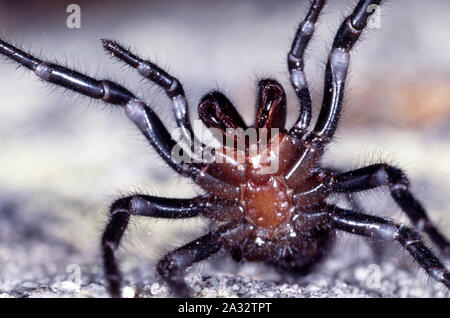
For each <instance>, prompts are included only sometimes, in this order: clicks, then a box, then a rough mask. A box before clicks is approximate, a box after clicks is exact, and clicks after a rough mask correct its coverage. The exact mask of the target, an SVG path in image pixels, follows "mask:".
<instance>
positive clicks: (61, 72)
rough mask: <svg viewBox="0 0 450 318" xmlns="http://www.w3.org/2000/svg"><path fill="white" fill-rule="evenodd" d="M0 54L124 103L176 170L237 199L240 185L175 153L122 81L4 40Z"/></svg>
mask: <svg viewBox="0 0 450 318" xmlns="http://www.w3.org/2000/svg"><path fill="white" fill-rule="evenodd" d="M0 54H3V55H5V56H7V57H9V58H11V59H12V60H14V61H16V62H18V63H19V64H21V65H23V66H25V67H27V68H28V69H30V70H32V71H33V72H34V73H35V74H36V75H37V76H38V77H39V78H41V79H42V80H44V81H46V82H50V83H53V84H56V85H59V86H63V87H65V88H68V89H71V90H73V91H76V92H78V93H81V94H83V95H86V96H89V97H91V98H94V99H101V100H103V101H105V102H107V103H109V104H115V105H121V106H122V107H123V109H124V111H125V114H126V115H127V117H128V118H129V119H130V120H131V121H133V122H134V123H135V124H136V126H137V127H138V128H139V129H140V130H141V132H142V133H143V134H144V136H145V137H146V138H147V140H148V141H149V142H150V144H151V145H152V146H153V147H154V148H155V150H156V152H157V153H158V154H159V155H160V156H161V157H162V158H163V159H164V161H165V162H166V163H167V164H168V165H169V166H170V167H171V168H172V169H174V170H175V171H176V172H178V173H179V174H181V175H183V176H187V177H191V178H192V179H193V180H194V181H195V182H196V183H197V184H199V185H200V186H201V187H202V188H204V189H205V190H207V191H209V192H211V193H214V194H216V195H217V196H219V197H222V198H224V199H230V200H235V199H236V198H238V197H239V188H238V187H235V186H232V185H230V184H227V183H226V182H224V181H221V180H218V179H216V178H214V177H213V176H211V175H208V174H207V173H205V171H203V170H202V169H201V165H199V164H195V163H184V162H183V163H182V162H179V160H177V158H174V157H173V156H172V150H173V149H174V147H175V145H177V143H176V142H175V141H174V140H172V137H171V135H170V133H169V132H168V131H167V129H166V128H165V127H164V124H163V123H162V122H161V120H160V119H159V117H158V116H157V115H156V113H155V112H154V111H153V110H152V109H151V108H150V107H149V106H148V105H146V104H145V103H144V102H143V101H141V100H139V99H138V98H137V97H136V96H134V95H133V94H132V93H131V92H130V91H128V90H127V89H126V88H124V87H123V86H121V85H118V84H116V83H114V82H112V81H109V80H100V81H99V80H96V79H94V78H91V77H88V76H86V75H84V74H81V73H79V72H77V71H74V70H71V69H68V68H65V67H63V66H60V65H57V64H53V63H49V62H45V61H41V60H39V59H37V58H36V57H33V56H31V55H30V54H27V53H25V52H23V51H21V50H19V49H18V48H16V47H14V46H12V45H11V44H9V43H6V42H4V41H2V40H0Z"/></svg>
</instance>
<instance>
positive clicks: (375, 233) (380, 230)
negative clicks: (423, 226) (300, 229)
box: [329, 206, 450, 288]
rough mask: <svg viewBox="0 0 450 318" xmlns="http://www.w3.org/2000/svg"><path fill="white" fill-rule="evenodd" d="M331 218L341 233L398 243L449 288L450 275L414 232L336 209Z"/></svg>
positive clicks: (331, 213) (373, 217)
mask: <svg viewBox="0 0 450 318" xmlns="http://www.w3.org/2000/svg"><path fill="white" fill-rule="evenodd" d="M329 218H330V220H331V223H332V226H333V227H334V228H336V229H338V230H342V231H345V232H349V233H351V234H356V235H362V236H366V237H370V238H374V239H378V240H382V241H387V242H394V241H397V242H399V243H400V244H401V246H402V247H403V248H404V249H406V250H407V251H408V252H409V253H410V254H411V256H412V257H413V258H414V259H415V260H416V262H417V263H418V264H419V265H420V266H421V267H422V268H423V269H424V270H425V271H426V272H427V273H428V274H429V275H430V276H431V277H432V278H433V279H435V280H436V281H438V282H441V283H443V284H444V285H445V286H446V287H447V288H450V272H449V271H448V269H447V268H446V267H445V266H444V265H443V264H442V262H441V261H440V260H439V259H438V258H437V257H436V256H435V255H434V254H433V252H432V251H431V250H430V249H429V248H428V247H427V246H426V245H425V244H424V243H423V240H422V238H421V236H420V234H419V233H417V232H415V231H414V230H413V229H411V228H409V227H407V226H405V225H402V224H399V223H396V222H393V221H390V220H388V219H385V218H381V217H378V216H372V215H367V214H362V213H358V212H355V211H351V210H345V209H341V208H338V207H333V206H330V207H329Z"/></svg>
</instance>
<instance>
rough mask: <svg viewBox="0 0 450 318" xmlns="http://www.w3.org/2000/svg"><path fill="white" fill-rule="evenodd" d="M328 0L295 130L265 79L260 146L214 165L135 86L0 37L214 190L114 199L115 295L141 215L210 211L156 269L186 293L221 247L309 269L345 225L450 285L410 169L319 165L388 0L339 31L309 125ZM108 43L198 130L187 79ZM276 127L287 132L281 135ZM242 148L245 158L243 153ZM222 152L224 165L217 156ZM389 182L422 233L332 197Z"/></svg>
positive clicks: (238, 123)
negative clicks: (118, 116)
mask: <svg viewBox="0 0 450 318" xmlns="http://www.w3.org/2000/svg"><path fill="white" fill-rule="evenodd" d="M325 2H326V1H325V0H314V1H312V2H311V6H310V9H309V11H308V13H307V15H306V17H305V18H304V20H303V21H302V22H301V23H300V25H299V27H298V30H297V32H296V35H295V38H294V40H293V43H292V47H291V49H290V51H289V53H288V55H287V64H288V69H289V73H290V80H291V84H292V86H293V88H294V90H295V92H296V95H297V97H298V102H299V104H300V111H299V116H298V118H297V120H296V122H295V123H294V125H293V126H292V127H291V128H290V129H289V130H287V129H285V120H286V95H285V92H284V89H283V87H282V86H281V85H280V84H279V83H278V82H277V81H276V80H274V79H265V80H262V81H260V82H259V84H258V93H257V103H256V116H255V117H256V118H255V121H254V123H253V125H252V126H250V127H253V128H254V129H257V130H258V133H257V137H256V142H255V141H254V140H253V141H249V140H247V139H246V141H245V142H244V147H243V148H242V149H237V148H238V147H237V146H236V144H235V143H234V142H235V141H236V138H235V136H234V137H233V138H231V139H232V146H229V143H227V144H226V146H222V147H219V151H217V149H216V151H212V152H211V154H212V158H213V159H214V160H212V161H209V162H203V161H202V162H197V161H195V160H194V161H189V160H186V161H180V160H177V158H175V156H173V152H172V150H173V149H174V148H175V147H176V146H178V142H177V141H175V140H173V139H172V138H171V134H170V133H169V132H168V130H167V129H166V128H165V126H164V124H163V123H162V122H161V120H160V119H159V117H158V116H157V115H156V114H155V113H154V112H153V110H152V109H151V107H150V106H148V105H147V104H145V103H144V102H143V101H142V100H139V99H138V98H137V97H136V96H135V95H133V93H131V92H130V91H129V90H127V89H126V88H124V87H122V86H120V85H118V84H116V83H114V82H112V81H109V80H96V79H93V78H90V77H88V76H86V75H84V74H81V73H79V72H77V71H74V70H71V69H68V68H65V67H62V66H60V65H57V64H54V63H49V62H45V61H42V60H39V59H38V58H36V57H34V56H31V55H30V54H28V53H25V52H23V51H22V50H20V49H18V48H16V47H14V46H13V45H11V44H9V43H7V42H5V41H2V40H0V53H1V54H3V55H5V56H7V57H8V58H10V59H12V60H14V61H16V62H17V63H19V64H20V65H23V66H25V67H26V68H28V69H30V70H31V71H33V72H34V73H35V74H36V75H37V76H38V77H39V78H41V79H43V80H44V81H47V82H51V83H54V84H56V85H60V86H63V87H65V88H67V89H71V90H74V91H76V92H78V93H81V94H84V95H87V96H89V97H91V98H95V99H101V100H103V101H105V102H107V103H110V104H114V105H119V106H120V107H121V108H122V109H123V110H124V111H125V114H126V116H127V117H128V118H129V119H130V120H131V121H133V122H134V123H135V124H136V126H137V127H138V128H139V130H140V131H141V132H142V133H143V134H144V136H145V137H146V139H147V140H148V141H149V142H150V144H151V145H152V146H153V148H154V149H155V150H156V152H157V153H158V154H159V155H160V156H161V157H162V159H163V160H164V161H165V162H166V163H167V164H168V165H169V166H170V167H171V168H172V169H174V170H175V171H176V172H177V173H178V174H180V175H181V176H184V177H188V178H191V179H192V180H193V181H194V182H195V183H196V184H198V185H199V186H200V187H201V188H202V189H203V190H204V194H202V195H199V196H197V197H194V198H191V199H175V198H164V197H155V196H149V195H139V194H135V195H131V196H127V197H124V198H120V199H118V200H117V201H115V202H114V203H113V204H112V205H111V207H110V216H109V221H108V223H107V225H106V228H105V230H104V233H103V236H102V239H101V250H102V258H103V266H104V275H105V279H106V282H107V288H108V291H109V293H110V295H111V296H113V297H120V296H121V281H122V278H121V273H120V271H119V268H118V264H117V261H116V257H115V252H116V250H117V249H118V247H119V243H120V241H121V238H122V235H123V233H124V231H125V230H126V228H127V225H128V222H129V219H130V217H131V216H145V217H152V218H168V219H178V218H192V217H196V216H204V217H206V218H209V219H212V220H213V224H214V226H212V229H211V230H210V232H208V233H207V234H205V235H203V236H201V237H199V238H197V239H196V240H194V241H192V242H190V243H188V244H186V245H184V246H181V247H179V248H177V249H175V250H173V251H171V252H169V253H168V254H167V255H166V256H164V257H163V258H162V259H161V260H160V261H159V263H158V265H157V271H158V273H159V274H160V275H161V276H162V278H163V279H164V280H165V281H166V282H167V284H168V285H169V287H170V288H171V290H172V291H173V292H174V294H175V295H176V296H182V297H187V296H191V295H192V291H191V289H190V288H189V286H188V285H187V284H186V282H185V280H184V272H185V270H186V269H187V268H188V267H190V266H191V265H193V264H194V263H196V262H200V261H202V260H205V259H207V258H209V257H210V256H212V255H213V254H216V253H217V252H219V251H220V250H227V251H228V252H229V253H230V254H231V256H232V258H233V259H234V260H235V261H237V262H241V261H252V262H264V263H266V264H269V265H273V266H274V267H276V268H277V269H279V270H280V271H289V272H295V273H300V274H305V273H307V272H309V271H310V270H311V269H312V268H313V266H314V265H316V264H317V263H318V262H319V261H321V260H322V259H323V258H324V256H326V254H327V252H328V251H329V249H330V247H331V243H332V241H333V238H334V237H335V235H336V233H337V232H338V231H343V232H349V233H352V234H356V235H360V236H364V237H369V238H372V239H378V240H382V241H387V242H398V243H399V244H400V245H401V246H402V247H403V248H404V249H406V250H407V251H408V252H409V253H410V254H411V255H412V257H413V258H414V260H415V261H416V262H417V263H418V264H419V265H420V266H421V267H422V268H423V269H424V270H425V271H426V272H427V273H428V274H429V275H430V276H431V277H432V278H434V279H435V280H437V281H439V282H441V283H443V284H444V285H445V286H446V287H447V288H449V289H450V272H449V271H448V270H447V269H446V267H445V266H444V265H443V264H442V262H441V261H440V260H439V259H438V258H437V257H436V256H435V255H434V254H433V252H432V251H431V250H430V249H429V248H428V247H427V246H426V245H425V244H424V243H423V239H422V237H421V235H420V234H419V232H425V233H426V234H427V235H428V236H429V237H430V238H431V240H432V242H433V243H434V244H436V245H437V247H439V248H440V250H441V251H442V253H443V254H445V255H450V242H449V241H448V240H447V239H446V238H445V237H444V236H443V235H442V234H441V233H440V232H439V231H438V229H437V228H436V227H435V225H433V224H432V222H431V221H430V219H429V218H428V216H427V213H426V211H425V210H424V208H423V207H422V205H421V204H420V203H419V202H418V201H417V200H416V199H415V198H414V196H413V195H412V193H411V192H410V190H409V181H408V179H407V177H406V176H405V174H404V173H403V172H402V171H401V170H400V169H398V168H396V167H393V166H391V165H388V164H385V163H379V164H373V165H370V166H366V167H363V168H359V169H356V170H352V171H348V172H338V171H335V170H332V169H327V168H324V167H321V166H320V164H319V161H320V159H321V157H322V155H323V154H324V151H325V148H326V146H327V144H328V143H329V142H330V141H332V139H333V135H334V133H335V131H336V127H337V124H338V121H339V117H340V112H341V108H342V103H343V97H344V88H345V82H346V76H347V70H348V67H349V63H350V52H351V50H352V48H353V47H354V46H355V43H356V42H357V41H358V39H359V37H360V35H361V33H362V32H363V30H364V29H365V28H366V27H367V24H368V20H369V18H370V16H371V15H372V14H373V12H374V10H373V9H374V5H380V3H381V0H360V1H359V2H358V3H357V5H356V6H355V8H354V10H353V12H352V13H351V14H350V15H349V16H348V17H346V18H345V20H344V21H343V23H342V24H341V26H340V27H339V29H338V31H337V34H336V36H335V39H334V42H333V45H332V48H331V51H330V54H329V57H328V60H327V64H326V70H325V84H324V85H325V88H324V95H323V102H322V108H321V110H320V113H319V116H318V119H317V122H316V124H315V126H314V128H313V129H312V130H308V128H309V125H310V121H311V108H312V107H311V106H312V102H311V97H310V93H309V88H308V84H307V80H306V76H305V72H304V59H303V55H304V51H305V49H306V47H307V45H308V42H309V40H310V39H311V37H312V35H313V33H314V29H315V24H316V22H317V20H318V17H319V15H320V12H321V10H322V8H323V7H324V5H325ZM102 42H103V46H104V48H105V49H106V51H107V52H109V53H111V54H112V55H113V56H114V57H115V58H117V59H119V60H121V61H123V62H125V63H126V64H128V65H130V66H131V67H133V68H135V69H137V71H138V72H139V73H140V74H141V75H142V76H144V77H145V78H147V79H149V80H150V81H152V82H154V83H156V84H157V85H158V86H160V87H161V88H163V89H164V91H165V92H166V94H167V96H168V97H169V98H170V99H171V101H172V106H173V112H174V117H175V120H176V123H177V125H178V127H179V128H180V129H181V131H182V132H183V134H184V135H185V136H193V129H192V127H191V123H190V120H189V113H188V103H187V100H186V97H185V94H184V91H183V87H182V85H181V83H180V82H179V81H178V80H177V79H176V78H174V77H172V76H171V75H169V74H168V73H167V72H166V71H164V70H162V69H161V68H159V67H158V66H157V65H155V64H153V63H151V62H149V61H146V60H143V59H141V58H140V57H138V56H136V55H135V54H133V53H132V52H131V51H130V50H129V49H126V48H125V47H123V46H122V45H120V44H119V43H117V42H115V41H112V40H102ZM198 113H199V117H200V119H201V120H202V121H203V123H204V124H205V125H206V126H207V127H208V128H210V129H215V130H216V131H218V132H219V135H221V136H222V137H223V138H225V139H227V140H229V139H230V131H232V130H237V129H240V128H241V129H245V128H248V126H247V125H246V124H245V122H244V120H243V119H242V118H241V116H240V115H239V113H238V112H237V111H236V109H235V107H234V106H233V105H232V104H231V102H230V101H229V100H228V99H227V97H225V96H224V95H223V94H222V93H220V92H218V91H213V92H211V93H209V94H207V95H205V96H204V97H203V98H202V99H201V101H200V103H199V107H198ZM263 129H271V133H270V134H266V135H265V136H263V134H262V133H260V131H262V130H263ZM274 129H275V130H277V133H276V132H275V133H272V132H273V131H274ZM263 141H265V142H266V144H265V147H263V146H264V145H263ZM255 145H256V146H257V147H259V146H261V147H259V148H257V149H258V150H257V151H256V152H255V151H252V150H254V149H255V147H254V146H255ZM200 148H201V149H202V150H205V148H206V145H204V144H202V143H200ZM220 148H221V150H222V151H220ZM184 150H185V151H186V153H190V154H191V155H192V153H191V152H189V150H192V148H191V149H184ZM239 151H241V152H240V154H241V155H243V158H244V160H243V161H237V160H236V156H235V155H236V154H237V153H239ZM219 158H220V159H222V160H217V159H219ZM274 162H276V163H277V165H276V167H277V169H275V170H273V171H272V170H270V172H267V171H268V170H267V169H265V168H268V166H270V165H271V164H272V163H274ZM380 186H387V187H388V188H389V190H390V194H391V195H392V198H393V199H394V200H395V201H396V203H397V204H398V205H399V207H400V208H401V209H402V211H403V212H404V213H406V215H407V216H408V217H409V218H410V220H411V221H412V223H413V225H414V226H415V227H416V228H417V230H415V229H413V228H411V227H408V226H405V225H403V224H400V223H397V222H395V221H393V220H390V219H387V218H383V217H378V216H373V215H367V214H363V213H361V212H358V211H355V210H349V209H343V208H340V207H338V206H336V205H331V204H329V203H327V201H326V199H327V197H329V196H330V195H331V194H333V193H347V194H348V193H354V192H359V191H364V190H368V189H372V188H376V187H380Z"/></svg>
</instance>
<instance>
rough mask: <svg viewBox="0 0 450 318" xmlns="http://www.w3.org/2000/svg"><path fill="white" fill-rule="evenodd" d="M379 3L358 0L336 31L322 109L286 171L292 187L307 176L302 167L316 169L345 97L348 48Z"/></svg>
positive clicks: (329, 59) (331, 135)
mask: <svg viewBox="0 0 450 318" xmlns="http://www.w3.org/2000/svg"><path fill="white" fill-rule="evenodd" d="M380 3H381V0H360V1H359V2H358V4H357V5H356V7H355V9H354V11H353V12H352V13H351V14H350V15H349V16H348V17H347V18H346V19H345V20H344V22H343V23H342V24H341V26H340V27H339V30H338V31H337V33H336V36H335V38H334V41H333V46H332V48H331V52H330V54H329V56H328V61H327V66H326V69H325V83H324V93H323V101H322V109H321V110H320V113H319V117H318V119H317V122H316V125H315V127H314V129H313V131H312V133H311V134H309V135H308V136H306V139H305V141H304V143H303V149H304V150H303V153H302V154H301V155H300V156H299V159H298V160H297V161H296V162H295V163H294V164H293V165H292V168H291V169H290V171H289V172H288V173H287V174H286V181H287V183H288V185H289V186H291V187H292V188H295V187H296V186H297V185H299V184H300V183H301V182H303V180H305V179H306V178H308V177H309V176H308V175H306V174H305V171H311V170H314V169H315V167H316V166H317V164H318V162H319V160H320V158H321V157H322V154H323V151H324V147H325V145H326V144H327V143H329V142H330V140H331V138H332V137H333V135H334V133H335V131H336V127H337V124H338V121H339V116H340V112H341V107H342V102H343V98H344V88H345V80H346V77H347V70H348V66H349V63H350V51H351V49H352V48H353V47H354V45H355V43H356V42H357V40H358V39H359V37H360V36H361V33H362V31H363V30H364V29H365V27H366V26H367V21H368V18H369V17H370V16H371V15H372V14H373V13H374V10H370V9H371V8H372V7H371V6H372V5H378V4H380ZM313 5H314V3H313Z"/></svg>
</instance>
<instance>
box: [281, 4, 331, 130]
mask: <svg viewBox="0 0 450 318" xmlns="http://www.w3.org/2000/svg"><path fill="white" fill-rule="evenodd" d="M325 2H326V1H325V0H314V1H313V2H312V4H311V8H310V9H309V12H308V14H307V15H306V17H305V19H304V20H303V21H302V22H301V23H300V25H299V27H298V29H297V33H296V34H295V38H294V41H293V43H292V46H291V50H290V51H289V53H288V56H287V62H288V69H289V74H290V79H291V84H292V87H293V88H294V90H295V93H296V94H297V97H298V99H299V101H300V107H301V108H300V114H299V116H298V119H297V121H296V122H295V124H294V125H293V126H292V128H291V130H290V133H291V134H296V135H298V136H302V135H303V134H304V133H305V132H306V129H307V128H308V126H309V123H310V121H311V94H310V93H309V88H308V81H307V80H306V75H305V71H304V65H305V62H304V58H303V55H304V54H305V50H306V47H307V46H308V43H309V41H310V40H311V37H312V35H313V33H314V30H315V24H316V22H317V19H318V18H319V15H320V12H321V10H322V8H323V6H324V5H325Z"/></svg>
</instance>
